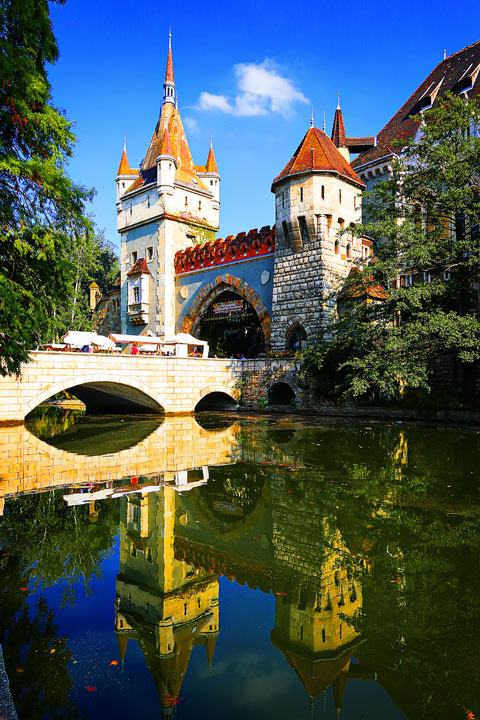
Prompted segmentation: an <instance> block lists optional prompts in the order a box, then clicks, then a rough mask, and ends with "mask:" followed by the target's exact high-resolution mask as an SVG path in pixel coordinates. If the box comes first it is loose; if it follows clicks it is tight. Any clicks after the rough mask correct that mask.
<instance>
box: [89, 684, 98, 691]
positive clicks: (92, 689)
mask: <svg viewBox="0 0 480 720" xmlns="http://www.w3.org/2000/svg"><path fill="white" fill-rule="evenodd" d="M87 692H97V688H96V687H95V685H87Z"/></svg>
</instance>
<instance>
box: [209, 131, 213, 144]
mask: <svg viewBox="0 0 480 720" xmlns="http://www.w3.org/2000/svg"><path fill="white" fill-rule="evenodd" d="M210 147H211V148H213V135H212V131H211V130H210Z"/></svg>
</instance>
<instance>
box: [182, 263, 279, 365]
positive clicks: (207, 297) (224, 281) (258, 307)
mask: <svg viewBox="0 0 480 720" xmlns="http://www.w3.org/2000/svg"><path fill="white" fill-rule="evenodd" d="M225 290H233V291H234V292H236V293H238V295H240V296H241V297H243V298H244V299H245V300H247V302H249V303H250V305H251V306H252V307H253V308H254V310H255V312H256V313H257V316H258V319H259V321H260V325H261V328H262V331H263V335H264V338H265V349H266V351H267V353H268V352H269V351H270V347H271V332H272V329H271V319H270V314H269V312H268V310H267V308H266V306H265V304H264V302H263V300H262V299H261V297H260V295H258V293H256V292H255V290H254V289H253V288H251V287H250V286H249V285H248V284H247V283H246V282H245V281H244V280H241V279H240V278H238V277H235V276H234V275H230V274H229V273H224V274H223V275H217V277H215V278H214V279H213V280H211V281H210V282H209V283H207V284H206V285H204V286H203V288H202V289H201V290H200V292H199V293H198V294H197V296H196V297H195V299H194V300H193V302H192V304H191V305H190V307H189V309H188V312H187V314H186V315H185V319H184V321H183V323H182V327H181V329H180V332H185V333H191V332H192V329H193V327H194V325H195V323H196V322H197V321H198V320H199V319H200V316H201V314H202V311H203V310H204V309H205V307H206V306H207V305H210V303H211V302H212V301H213V300H214V299H215V298H216V297H217V296H218V295H220V294H221V293H223V292H225Z"/></svg>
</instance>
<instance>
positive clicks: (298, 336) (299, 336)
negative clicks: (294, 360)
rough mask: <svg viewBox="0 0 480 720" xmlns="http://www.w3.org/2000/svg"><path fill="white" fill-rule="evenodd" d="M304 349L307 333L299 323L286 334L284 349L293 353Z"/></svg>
mask: <svg viewBox="0 0 480 720" xmlns="http://www.w3.org/2000/svg"><path fill="white" fill-rule="evenodd" d="M304 347H307V333H306V332H305V328H303V327H302V325H300V323H296V324H295V325H294V326H293V327H292V328H290V330H289V331H288V333H287V338H286V342H285V349H286V350H290V351H292V352H295V351H296V350H301V348H304Z"/></svg>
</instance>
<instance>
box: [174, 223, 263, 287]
mask: <svg viewBox="0 0 480 720" xmlns="http://www.w3.org/2000/svg"><path fill="white" fill-rule="evenodd" d="M273 252H275V225H273V227H271V228H270V226H269V225H265V227H262V229H261V230H260V232H259V231H258V230H257V228H255V229H254V230H249V232H248V234H247V233H244V232H242V233H238V235H237V236H236V237H235V235H229V236H228V237H227V238H225V240H224V239H223V238H218V239H217V240H215V242H212V243H205V244H204V245H192V246H190V247H188V248H185V250H179V251H178V252H177V253H176V254H175V273H176V275H182V274H183V273H187V272H192V270H206V269H208V268H210V267H214V266H215V265H225V263H229V262H238V261H239V260H247V259H252V258H255V257H260V256H261V255H270V254H272V253H273Z"/></svg>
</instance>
